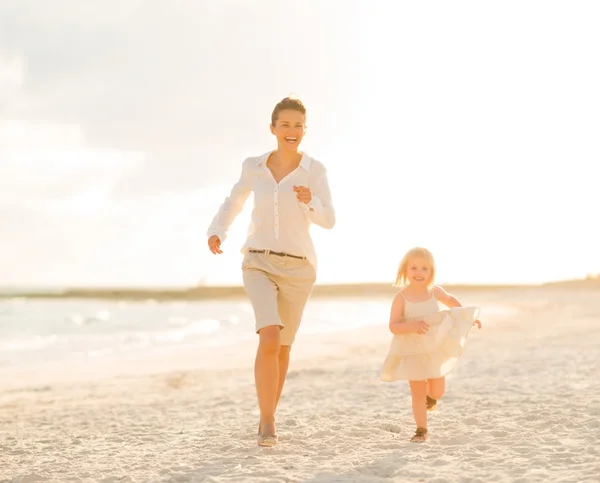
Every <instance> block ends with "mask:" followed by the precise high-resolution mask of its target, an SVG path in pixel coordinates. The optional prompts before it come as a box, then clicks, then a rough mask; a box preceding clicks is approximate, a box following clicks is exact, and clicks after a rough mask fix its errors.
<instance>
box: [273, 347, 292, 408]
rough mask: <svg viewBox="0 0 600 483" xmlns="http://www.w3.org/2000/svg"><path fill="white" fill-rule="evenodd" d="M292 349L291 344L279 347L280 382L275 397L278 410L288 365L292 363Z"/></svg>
mask: <svg viewBox="0 0 600 483" xmlns="http://www.w3.org/2000/svg"><path fill="white" fill-rule="evenodd" d="M291 349H292V346H291V345H282V346H281V348H280V349H279V359H278V362H279V384H278V386H277V398H276V399H275V411H277V405H278V404H279V398H280V397H281V391H283V385H284V384H285V378H286V377H287V372H288V367H289V365H290V350H291Z"/></svg>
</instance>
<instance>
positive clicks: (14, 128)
mask: <svg viewBox="0 0 600 483" xmlns="http://www.w3.org/2000/svg"><path fill="white" fill-rule="evenodd" d="M599 21H600V5H598V3H597V2H592V1H581V2H567V1H562V2H556V1H528V2H522V1H519V2H517V1H505V2H478V1H469V2H466V1H457V2H396V1H392V0H390V1H381V0H379V1H377V0H370V1H368V2H367V1H358V0H355V1H334V0H330V1H327V2H323V1H319V0H307V1H304V2H291V1H287V0H261V2H246V1H242V0H237V1H234V0H199V1H191V0H190V1H183V0H175V1H172V2H163V1H158V0H148V1H141V0H105V1H103V2H92V1H81V0H57V1H55V2H51V3H50V2H35V1H33V0H30V1H27V0H2V1H1V2H0V286H4V287H9V286H10V287H14V286H26V287H30V286H36V287H39V286H65V285H68V286H159V287H172V286H173V287H174V286H178V287H179V286H190V285H196V284H198V283H202V284H207V285H229V284H233V285H238V284H241V273H240V263H241V257H242V255H241V253H240V248H241V246H242V244H243V242H244V238H245V234H246V230H247V226H248V223H249V218H250V212H251V208H252V206H251V202H252V200H251V199H249V201H248V203H247V205H246V207H245V209H244V211H243V212H242V214H241V215H240V216H239V217H238V219H237V220H236V221H235V223H234V224H233V226H232V227H231V230H230V234H229V236H228V239H227V240H226V242H225V243H224V245H223V250H224V253H223V255H221V256H219V257H216V256H214V255H212V254H211V253H210V252H209V251H208V248H207V245H206V236H205V233H206V229H207V227H208V225H209V223H210V221H211V219H212V217H213V216H214V214H215V213H216V211H217V209H218V207H219V205H220V204H221V202H222V201H223V199H224V198H225V197H226V196H227V195H228V193H229V190H230V189H231V186H232V185H233V183H235V181H236V180H237V178H238V176H239V170H240V167H241V163H242V161H243V160H244V159H245V158H246V157H248V156H254V155H260V154H262V153H264V152H267V151H269V150H271V149H273V148H274V147H275V141H274V138H273V136H272V135H271V133H270V131H269V122H270V114H271V111H272V109H273V107H274V105H275V103H276V102H277V101H279V100H280V99H281V98H283V97H285V96H287V95H288V94H290V93H294V94H296V95H298V96H299V97H300V98H301V99H302V100H303V101H304V103H305V104H306V106H307V109H308V113H307V114H308V115H307V124H308V130H307V135H306V137H305V140H304V141H303V145H302V149H303V150H304V151H306V152H307V153H308V154H310V155H311V156H313V157H315V158H316V159H319V160H320V161H321V162H323V163H324V164H325V166H326V167H327V169H328V174H329V181H330V185H331V190H332V195H333V201H334V204H335V208H336V212H337V219H338V222H337V225H336V227H335V228H334V229H333V230H323V229H320V228H319V227H313V230H312V234H313V238H314V240H315V244H316V247H317V254H318V257H319V274H318V282H319V283H354V282H390V283H392V282H393V281H394V280H395V272H396V268H397V265H398V262H399V261H400V259H401V258H402V255H403V254H404V253H405V251H406V250H408V249H409V248H411V247H412V246H416V245H421V246H426V247H428V248H430V249H431V250H432V252H433V254H434V256H435V258H436V265H437V267H436V268H437V272H438V282H440V283H486V284H487V283H539V282H545V281H551V280H560V279H566V278H579V277H585V276H587V275H588V274H597V273H600V251H599V250H598V249H597V247H598V246H600V234H599V232H598V227H597V225H598V221H597V220H598V214H597V213H598V206H599V204H600V203H599V197H598V186H599V183H598V176H597V175H596V174H595V173H596V169H595V168H596V165H597V164H598V161H599V160H600V143H599V142H598V139H599V138H598V133H599V132H600V116H599V115H598V113H599V112H600V90H599V89H598V87H597V86H598V85H600V63H599V62H598V61H597V59H598V58H600V30H599V29H598V28H597V25H598V22H599Z"/></svg>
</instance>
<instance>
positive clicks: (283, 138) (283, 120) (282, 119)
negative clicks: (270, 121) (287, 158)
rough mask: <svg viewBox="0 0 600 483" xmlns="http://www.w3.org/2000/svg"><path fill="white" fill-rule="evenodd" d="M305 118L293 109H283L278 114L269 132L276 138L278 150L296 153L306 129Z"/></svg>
mask: <svg viewBox="0 0 600 483" xmlns="http://www.w3.org/2000/svg"><path fill="white" fill-rule="evenodd" d="M305 123H306V116H305V115H304V114H302V113H301V112H299V111H295V110H293V109H285V110H283V111H281V112H280V113H279V117H278V118H277V121H275V125H274V126H271V132H272V133H273V135H274V136H275V137H276V138H277V146H278V147H279V149H285V150H291V151H297V150H298V147H299V146H300V143H301V142H302V138H303V137H304V130H305V128H306V125H305Z"/></svg>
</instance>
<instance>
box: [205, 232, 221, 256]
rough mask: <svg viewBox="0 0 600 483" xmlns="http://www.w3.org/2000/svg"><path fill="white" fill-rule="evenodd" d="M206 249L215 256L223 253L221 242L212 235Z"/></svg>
mask: <svg viewBox="0 0 600 483" xmlns="http://www.w3.org/2000/svg"><path fill="white" fill-rule="evenodd" d="M208 248H209V249H210V251H211V252H213V253H214V254H215V255H216V254H217V253H219V254H220V253H223V252H222V251H221V240H220V239H219V237H218V236H217V235H213V236H211V237H210V238H209V239H208Z"/></svg>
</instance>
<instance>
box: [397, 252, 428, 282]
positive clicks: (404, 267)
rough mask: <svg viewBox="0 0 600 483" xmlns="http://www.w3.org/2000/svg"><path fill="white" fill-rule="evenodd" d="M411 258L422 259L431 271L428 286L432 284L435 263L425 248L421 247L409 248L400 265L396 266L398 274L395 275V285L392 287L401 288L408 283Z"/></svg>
mask: <svg viewBox="0 0 600 483" xmlns="http://www.w3.org/2000/svg"><path fill="white" fill-rule="evenodd" d="M413 258H422V259H423V260H425V262H426V263H427V265H428V266H429V268H430V270H431V275H430V278H429V284H428V285H432V284H433V280H434V278H435V262H434V260H433V255H432V254H431V252H430V251H429V250H427V248H423V247H415V248H411V249H410V250H408V251H407V252H406V255H404V257H403V258H402V261H401V262H400V265H398V273H397V274H396V283H394V285H395V286H396V287H401V286H403V285H406V284H407V282H408V264H409V262H410V261H411V260H412V259H413Z"/></svg>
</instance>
